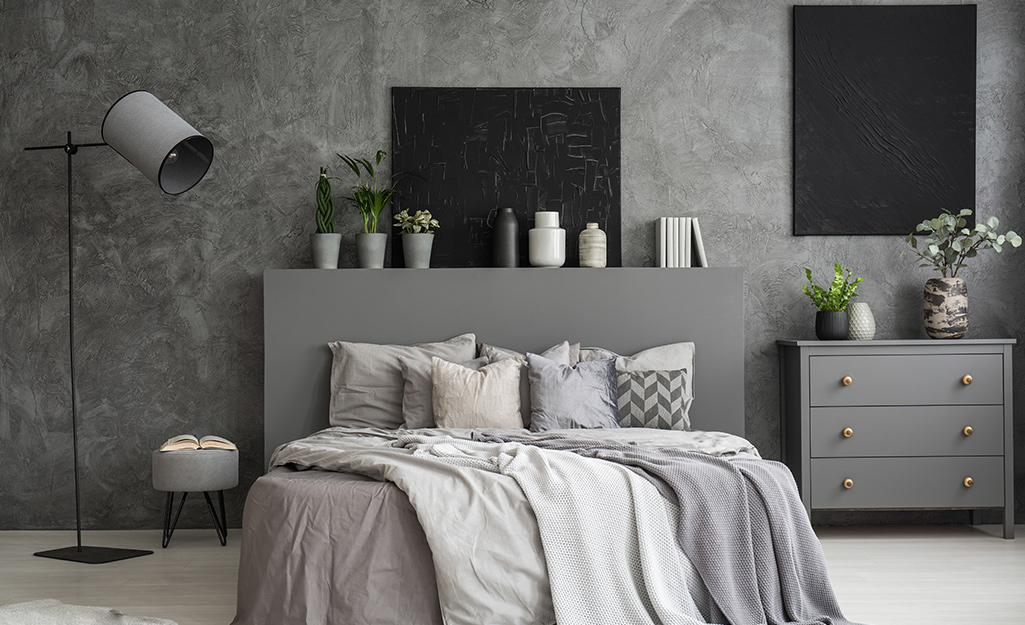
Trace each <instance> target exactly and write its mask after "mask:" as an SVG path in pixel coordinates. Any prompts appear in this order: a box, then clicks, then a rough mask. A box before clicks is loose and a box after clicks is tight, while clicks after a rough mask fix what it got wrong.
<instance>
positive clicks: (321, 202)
mask: <svg viewBox="0 0 1025 625" xmlns="http://www.w3.org/2000/svg"><path fill="white" fill-rule="evenodd" d="M334 231H335V202H334V199H332V198H331V180H330V178H328V176H327V168H326V167H321V168H320V179H318V180H317V234H330V233H333V232H334Z"/></svg>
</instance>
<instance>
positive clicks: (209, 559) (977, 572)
mask: <svg viewBox="0 0 1025 625" xmlns="http://www.w3.org/2000/svg"><path fill="white" fill-rule="evenodd" d="M1016 529H1017V535H1018V536H1019V538H1018V539H1017V540H1004V539H1003V538H1000V528H999V526H996V525H987V526H983V527H970V526H934V527H896V528H894V527H846V528H817V531H818V534H819V537H820V538H821V540H822V547H823V550H824V551H825V554H826V561H827V563H828V565H829V572H830V577H831V579H832V582H833V587H834V589H835V591H836V594H837V596H838V598H839V600H840V606H841V607H842V608H843V610H844V613H845V615H846V616H847V617H848V618H849V619H851V620H853V621H857V622H860V623H867V624H869V625H898V624H899V625H907V624H909V623H929V625H946V624H950V625H954V624H956V625H975V624H978V625H1020V624H1021V623H1025V526H1021V525H1019V526H1018V527H1017V528H1016ZM238 537H239V532H238V530H232V531H231V532H230V533H229V535H228V546H227V547H221V546H220V544H218V542H217V537H216V536H215V534H214V532H213V530H178V531H176V532H175V534H174V538H173V539H172V541H171V545H170V547H168V548H167V549H161V548H160V532H159V531H115V532H86V533H85V534H84V539H83V542H84V543H85V544H87V545H97V546H102V547H129V548H136V549H152V550H153V551H154V552H155V553H154V555H152V556H145V557H142V558H136V559H133V560H125V561H122V562H116V563H111V564H102V565H87V564H77V563H74V562H61V561H57V560H48V559H46V558H37V557H33V556H32V553H33V552H35V551H41V550H44V549H53V548H57V547H66V546H68V545H72V544H74V539H75V536H74V533H73V532H27V531H7V532H0V604H3V603H16V602H20V601H30V600H33V599H60V600H61V601H64V602H65V603H74V604H79V605H100V606H106V607H113V608H118V609H120V610H121V611H123V612H125V613H126V614H132V615H136V616H155V617H161V618H167V619H171V620H174V621H177V622H178V623H179V624H180V625H227V624H228V623H230V622H231V619H232V618H233V617H234V615H235V585H236V574H237V569H238V554H239V543H238ZM332 625H334V624H332ZM339 625H341V624H339Z"/></svg>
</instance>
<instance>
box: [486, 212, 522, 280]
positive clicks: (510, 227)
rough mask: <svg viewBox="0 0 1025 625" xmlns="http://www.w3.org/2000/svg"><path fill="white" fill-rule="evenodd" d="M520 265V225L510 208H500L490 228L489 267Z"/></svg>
mask: <svg viewBox="0 0 1025 625" xmlns="http://www.w3.org/2000/svg"><path fill="white" fill-rule="evenodd" d="M519 264H520V223H519V221H518V220H517V219H516V213H514V212H513V209H511V208H500V209H498V214H497V215H496V216H495V223H494V224H493V225H492V226H491V265H492V266H493V267H518V266H519Z"/></svg>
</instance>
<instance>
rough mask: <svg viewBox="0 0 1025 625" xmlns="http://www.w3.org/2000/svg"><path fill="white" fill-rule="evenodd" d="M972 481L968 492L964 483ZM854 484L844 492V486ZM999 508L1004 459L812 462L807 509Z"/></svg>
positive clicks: (1001, 502) (1002, 503)
mask: <svg viewBox="0 0 1025 625" xmlns="http://www.w3.org/2000/svg"><path fill="white" fill-rule="evenodd" d="M968 477H971V478H972V480H973V484H972V486H971V488H966V487H965V486H964V479H965V478H968ZM847 479H850V480H852V481H853V485H852V486H851V488H844V480H847ZM1003 505H1004V459H1003V457H1001V456H996V457H978V456H962V457H957V458H817V459H814V460H812V461H811V507H812V508H816V509H819V508H987V507H996V506H1003Z"/></svg>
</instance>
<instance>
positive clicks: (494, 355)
mask: <svg viewBox="0 0 1025 625" xmlns="http://www.w3.org/2000/svg"><path fill="white" fill-rule="evenodd" d="M480 355H481V356H483V357H485V358H487V359H488V362H489V363H495V362H499V361H501V360H505V359H506V358H518V359H519V360H520V363H521V364H522V366H523V368H522V369H521V370H520V414H521V415H522V417H523V427H527V426H528V425H530V376H529V375H528V372H527V356H526V354H521V353H520V352H515V351H513V350H511V349H505V348H504V347H495V346H494V345H488V344H487V343H481V346H480ZM541 356H543V357H544V358H547V359H549V360H553V361H555V362H557V363H559V364H560V365H572V364H573V362H572V361H571V357H572V346H571V345H570V344H569V341H563V342H561V343H559V344H558V345H553V346H552V347H549V348H548V349H546V350H545V351H543V352H541Z"/></svg>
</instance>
